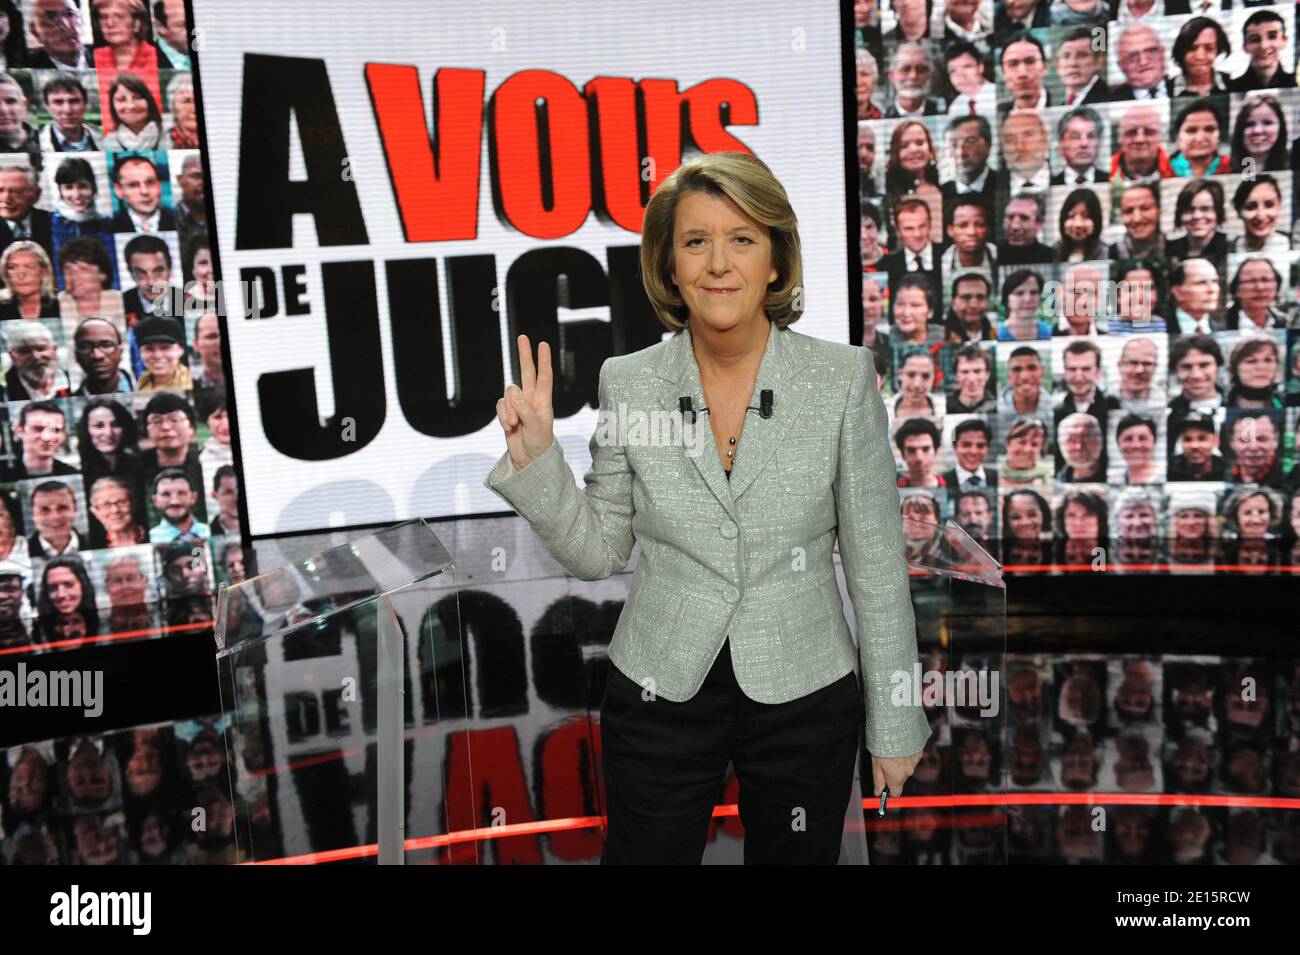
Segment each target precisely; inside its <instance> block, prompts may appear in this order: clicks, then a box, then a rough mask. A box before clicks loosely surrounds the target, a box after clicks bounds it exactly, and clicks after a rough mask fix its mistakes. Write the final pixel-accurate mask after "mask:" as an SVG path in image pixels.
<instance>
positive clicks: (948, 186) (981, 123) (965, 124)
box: [939, 116, 997, 214]
mask: <svg viewBox="0 0 1300 955" xmlns="http://www.w3.org/2000/svg"><path fill="white" fill-rule="evenodd" d="M946 136H947V140H948V153H949V155H950V156H952V160H953V167H954V169H955V171H956V173H957V176H956V178H955V179H949V180H948V181H947V182H944V183H941V184H940V186H939V191H940V192H941V193H942V194H943V205H944V209H945V214H946V210H947V209H948V207H949V205H950V204H951V202H952V200H954V199H956V198H957V196H960V195H966V194H967V193H973V194H974V195H976V196H978V197H980V198H981V199H984V200H986V201H987V202H990V203H991V202H992V201H993V197H994V194H995V192H996V190H997V184H996V182H995V177H994V175H993V171H992V169H990V167H989V153H991V152H992V151H993V130H992V129H991V128H990V127H989V121H988V120H987V119H985V118H984V117H983V116H960V117H958V118H957V119H954V120H953V121H952V122H951V123H949V124H948V131H947V133H946Z"/></svg>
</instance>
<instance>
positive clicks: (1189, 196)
mask: <svg viewBox="0 0 1300 955" xmlns="http://www.w3.org/2000/svg"><path fill="white" fill-rule="evenodd" d="M1223 198H1224V197H1223V186H1222V185H1221V184H1220V183H1219V181H1218V180H1216V179H1194V180H1192V181H1191V182H1189V183H1188V184H1187V185H1185V186H1183V188H1182V189H1181V190H1180V191H1179V193H1178V201H1177V202H1176V203H1175V204H1174V221H1175V222H1176V223H1177V224H1178V225H1179V226H1180V227H1181V228H1182V229H1183V233H1184V234H1183V235H1181V236H1179V237H1178V238H1177V239H1171V240H1170V241H1169V242H1168V243H1167V244H1166V245H1165V253H1166V254H1167V255H1168V256H1169V258H1170V259H1172V260H1174V261H1181V260H1183V259H1191V258H1202V259H1209V260H1210V261H1211V262H1214V263H1215V264H1216V265H1217V264H1218V263H1219V262H1221V261H1222V260H1223V258H1224V257H1225V256H1226V255H1227V254H1228V236H1227V234H1226V233H1225V232H1224V231H1223V220H1224V218H1225V212H1224V202H1223Z"/></svg>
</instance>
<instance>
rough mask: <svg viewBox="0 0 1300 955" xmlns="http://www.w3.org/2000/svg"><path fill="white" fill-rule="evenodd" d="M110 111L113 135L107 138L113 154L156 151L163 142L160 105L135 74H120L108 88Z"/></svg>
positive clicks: (106, 145)
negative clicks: (132, 151) (118, 152)
mask: <svg viewBox="0 0 1300 955" xmlns="http://www.w3.org/2000/svg"><path fill="white" fill-rule="evenodd" d="M108 111H109V114H110V115H111V116H112V117H113V131H112V132H111V133H109V134H108V135H107V136H105V137H104V148H105V149H111V150H123V151H126V150H145V149H157V148H158V144H159V143H160V142H161V140H162V113H161V112H160V111H159V110H158V102H157V100H155V99H154V95H153V93H152V92H150V90H149V87H147V86H145V84H144V81H143V80H141V79H140V77H138V76H136V75H135V74H134V73H119V74H117V76H115V77H114V78H113V82H112V84H111V85H110V86H109V88H108Z"/></svg>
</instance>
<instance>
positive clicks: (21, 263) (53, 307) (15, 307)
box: [0, 239, 59, 321]
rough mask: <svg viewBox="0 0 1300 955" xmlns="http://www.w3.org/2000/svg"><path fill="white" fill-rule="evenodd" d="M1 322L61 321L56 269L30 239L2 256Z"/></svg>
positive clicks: (16, 243)
mask: <svg viewBox="0 0 1300 955" xmlns="http://www.w3.org/2000/svg"><path fill="white" fill-rule="evenodd" d="M0 280H3V281H4V290H3V291H0V321H10V320H13V319H21V318H57V317H58V316H59V300H58V299H57V298H55V297H54V266H53V265H51V264H50V257H49V256H48V255H47V254H46V253H45V250H44V249H42V248H41V247H40V246H39V245H37V244H36V243H35V242H32V241H31V240H30V239H20V240H18V241H17V242H13V243H11V244H10V246H9V248H7V249H5V250H4V252H3V253H2V254H0Z"/></svg>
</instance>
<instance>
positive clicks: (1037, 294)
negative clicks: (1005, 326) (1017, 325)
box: [1007, 279, 1043, 321]
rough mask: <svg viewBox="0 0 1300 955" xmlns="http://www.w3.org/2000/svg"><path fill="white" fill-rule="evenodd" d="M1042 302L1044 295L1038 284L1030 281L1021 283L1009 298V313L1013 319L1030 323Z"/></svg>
mask: <svg viewBox="0 0 1300 955" xmlns="http://www.w3.org/2000/svg"><path fill="white" fill-rule="evenodd" d="M1042 300H1043V293H1042V290H1041V287H1040V286H1039V284H1038V282H1037V281H1035V280H1034V279H1029V280H1028V281H1025V282H1021V283H1020V284H1019V285H1018V286H1017V287H1016V288H1015V289H1013V290H1012V292H1011V294H1010V295H1008V296H1007V313H1008V315H1009V316H1010V317H1011V318H1016V319H1020V320H1022V321H1028V320H1030V319H1032V318H1033V317H1034V315H1035V314H1037V312H1038V306H1039V305H1040V304H1041V303H1042Z"/></svg>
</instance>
